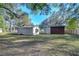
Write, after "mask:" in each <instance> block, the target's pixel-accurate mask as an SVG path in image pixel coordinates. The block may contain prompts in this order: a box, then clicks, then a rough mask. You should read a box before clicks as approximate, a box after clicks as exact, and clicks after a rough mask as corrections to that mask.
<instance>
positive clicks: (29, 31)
mask: <svg viewBox="0 0 79 59" xmlns="http://www.w3.org/2000/svg"><path fill="white" fill-rule="evenodd" d="M39 32H40V29H39V27H37V26H27V27H17V34H24V35H39Z"/></svg>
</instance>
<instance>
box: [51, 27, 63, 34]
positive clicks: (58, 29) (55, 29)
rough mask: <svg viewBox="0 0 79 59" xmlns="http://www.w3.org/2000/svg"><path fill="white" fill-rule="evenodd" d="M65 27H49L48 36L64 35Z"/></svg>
mask: <svg viewBox="0 0 79 59" xmlns="http://www.w3.org/2000/svg"><path fill="white" fill-rule="evenodd" d="M64 28H65V26H55V27H50V34H64V33H65V29H64Z"/></svg>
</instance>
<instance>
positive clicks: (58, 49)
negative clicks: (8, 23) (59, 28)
mask: <svg viewBox="0 0 79 59" xmlns="http://www.w3.org/2000/svg"><path fill="white" fill-rule="evenodd" d="M0 52H1V53H0V55H37V56H38V55H49V56H79V36H78V35H68V34H64V35H37V36H26V35H16V34H12V33H1V34H0Z"/></svg>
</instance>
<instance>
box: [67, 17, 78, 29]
mask: <svg viewBox="0 0 79 59" xmlns="http://www.w3.org/2000/svg"><path fill="white" fill-rule="evenodd" d="M67 28H68V29H76V28H77V20H76V18H71V19H68V26H67Z"/></svg>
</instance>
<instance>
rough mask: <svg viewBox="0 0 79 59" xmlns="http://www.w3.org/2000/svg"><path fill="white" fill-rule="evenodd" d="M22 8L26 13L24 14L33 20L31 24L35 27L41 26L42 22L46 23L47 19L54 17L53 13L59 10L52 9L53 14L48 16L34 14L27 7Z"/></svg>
mask: <svg viewBox="0 0 79 59" xmlns="http://www.w3.org/2000/svg"><path fill="white" fill-rule="evenodd" d="M20 8H21V9H22V11H24V12H26V13H28V14H29V18H30V19H31V22H32V23H33V24H34V25H39V24H41V22H42V21H44V20H45V19H46V18H48V17H49V16H51V15H52V13H53V11H57V10H58V8H55V7H51V12H52V13H50V14H48V15H40V14H39V13H38V14H32V13H31V10H30V9H28V8H26V6H21V7H20Z"/></svg>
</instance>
